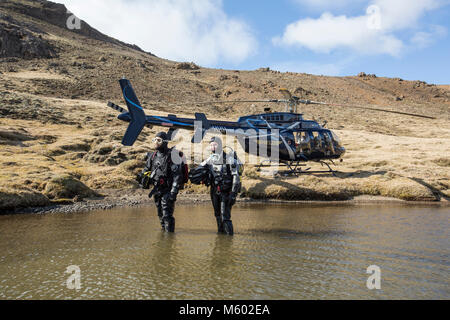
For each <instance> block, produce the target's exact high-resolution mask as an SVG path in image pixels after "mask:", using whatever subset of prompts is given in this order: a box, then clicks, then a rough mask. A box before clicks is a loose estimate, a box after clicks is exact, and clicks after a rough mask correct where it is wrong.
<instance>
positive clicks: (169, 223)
mask: <svg viewBox="0 0 450 320" xmlns="http://www.w3.org/2000/svg"><path fill="white" fill-rule="evenodd" d="M164 230H166V232H175V218H173V217H171V218H168V219H164Z"/></svg>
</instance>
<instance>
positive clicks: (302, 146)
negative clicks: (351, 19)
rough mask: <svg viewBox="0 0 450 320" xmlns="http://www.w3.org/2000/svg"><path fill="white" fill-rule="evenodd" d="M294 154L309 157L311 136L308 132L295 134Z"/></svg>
mask: <svg viewBox="0 0 450 320" xmlns="http://www.w3.org/2000/svg"><path fill="white" fill-rule="evenodd" d="M295 138H296V146H297V148H296V152H297V153H303V154H304V155H309V154H310V153H311V141H312V138H311V135H310V133H309V132H308V131H302V132H297V134H296V136H295Z"/></svg>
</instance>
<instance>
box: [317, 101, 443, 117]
mask: <svg viewBox="0 0 450 320" xmlns="http://www.w3.org/2000/svg"><path fill="white" fill-rule="evenodd" d="M319 104H322V105H328V106H338V107H346V108H354V109H364V110H372V111H381V112H388V113H395V114H401V115H405V116H411V117H418V118H425V119H433V120H435V119H436V118H435V117H430V116H425V115H422V114H417V113H409V112H401V111H393V110H387V109H381V108H372V107H363V106H356V105H349V104H339V103H326V102H322V103H319Z"/></svg>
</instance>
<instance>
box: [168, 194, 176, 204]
mask: <svg viewBox="0 0 450 320" xmlns="http://www.w3.org/2000/svg"><path fill="white" fill-rule="evenodd" d="M169 200H170V201H173V202H175V201H177V193H176V192H170V193H169Z"/></svg>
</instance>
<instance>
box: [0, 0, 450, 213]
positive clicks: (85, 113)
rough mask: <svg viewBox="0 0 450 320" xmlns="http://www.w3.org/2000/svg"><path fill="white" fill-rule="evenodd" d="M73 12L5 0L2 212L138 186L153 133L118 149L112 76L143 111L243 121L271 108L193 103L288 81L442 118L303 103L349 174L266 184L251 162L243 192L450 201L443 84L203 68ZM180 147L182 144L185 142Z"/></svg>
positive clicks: (324, 94)
mask: <svg viewBox="0 0 450 320" xmlns="http://www.w3.org/2000/svg"><path fill="white" fill-rule="evenodd" d="M68 17H70V14H68V12H67V10H66V8H65V7H64V6H63V5H60V4H55V3H52V2H49V1H31V0H14V1H2V2H0V80H1V81H0V164H1V166H0V180H1V185H0V208H8V207H16V206H31V205H42V204H48V203H49V202H50V201H55V200H57V199H67V198H69V199H72V198H74V197H77V199H80V198H83V197H88V196H93V195H95V193H96V192H97V193H98V192H100V193H101V192H102V190H105V189H132V188H136V187H137V186H136V183H135V182H134V173H135V172H136V171H137V170H139V168H140V166H141V165H142V155H143V153H144V152H145V151H146V150H147V148H148V146H149V143H148V142H149V139H148V137H149V136H150V135H151V134H152V131H151V130H147V131H144V133H143V134H142V135H141V137H140V139H139V141H138V143H137V144H136V145H135V146H134V147H132V148H125V147H123V146H121V145H120V140H121V136H122V134H123V132H124V129H125V127H124V125H123V123H121V122H120V121H118V120H117V119H116V116H117V114H116V113H115V112H113V110H110V109H108V108H107V107H106V102H107V101H108V100H111V101H114V102H116V103H118V104H123V102H122V97H121V92H120V89H119V85H118V82H117V80H118V79H120V78H121V77H122V76H126V77H127V78H128V79H130V80H131V81H132V83H133V85H134V87H135V90H136V92H137V94H138V96H139V98H140V100H141V103H142V104H143V105H144V107H145V108H146V109H147V110H148V111H147V112H148V113H152V112H153V113H158V114H167V113H168V112H170V113H177V114H184V115H192V114H193V113H194V112H198V111H201V112H204V113H206V114H207V116H208V117H209V118H218V119H222V118H223V119H231V118H237V117H239V116H241V115H244V114H247V113H258V112H262V111H263V110H264V108H265V107H268V105H264V104H258V105H233V104H214V103H212V104H210V105H200V104H196V102H198V101H215V100H236V99H269V98H270V99H273V98H280V95H279V92H278V90H279V88H281V87H285V88H288V89H290V90H291V91H292V92H294V93H295V95H297V96H299V97H302V98H307V99H310V100H317V101H325V102H336V103H348V104H359V105H369V104H375V105H380V106H383V107H385V108H388V109H391V110H397V111H404V112H414V113H421V114H427V115H431V116H436V117H437V118H438V119H437V120H426V119H420V118H411V117H406V116H401V115H391V114H385V113H380V112H370V111H360V110H355V109H349V108H342V107H318V106H311V105H310V106H304V107H302V110H301V111H302V112H303V113H304V114H305V118H307V119H316V120H320V121H325V120H327V121H328V127H330V128H331V129H333V130H334V131H335V132H336V133H337V134H338V135H339V136H340V137H341V138H342V139H343V143H344V145H345V146H346V148H347V150H348V153H347V155H346V156H345V158H344V162H343V163H342V164H340V165H339V166H338V168H337V169H338V170H340V171H342V175H341V176H340V177H339V178H333V177H329V176H326V175H325V176H324V175H322V176H312V175H305V176H302V177H300V178H297V179H280V180H262V179H263V178H261V177H259V176H258V175H255V174H254V172H253V171H252V170H251V168H250V170H248V171H247V172H248V174H247V175H246V177H245V184H244V185H245V190H244V191H245V192H244V194H245V195H247V196H251V197H257V198H261V197H274V198H283V199H333V198H335V199H348V198H352V197H354V196H357V195H361V194H370V195H384V196H393V197H396V198H401V199H407V200H445V199H447V197H448V196H450V192H449V190H448V186H449V183H450V182H449V179H450V172H449V171H450V170H449V167H450V163H449V161H448V154H450V152H449V151H450V125H449V123H450V121H449V120H450V112H449V111H450V91H449V90H448V87H445V86H436V85H434V84H428V83H425V82H423V81H406V80H402V79H398V78H397V79H390V78H384V77H377V76H376V75H367V74H364V73H360V74H359V75H355V76H348V77H326V76H315V75H310V74H304V73H291V72H284V73H281V72H278V71H272V70H270V69H268V68H261V69H258V70H253V71H242V70H241V71H239V70H217V69H208V68H203V67H201V66H197V65H195V64H194V63H185V62H174V61H169V60H165V59H162V58H159V57H156V56H154V55H152V54H151V53H148V52H144V51H143V50H141V49H139V48H138V47H137V46H135V45H129V44H126V43H123V42H121V41H119V40H116V39H113V38H110V37H108V36H107V35H104V34H102V33H100V32H98V31H97V30H95V29H93V28H91V27H90V26H89V25H88V24H87V23H85V22H84V21H82V22H81V29H80V30H69V29H68V28H67V26H66V22H67V19H68ZM80 18H82V17H80ZM270 107H272V109H273V110H274V109H277V108H279V109H280V110H282V109H283V108H284V107H283V106H278V107H277V106H273V105H270ZM154 130H157V128H155V129H154ZM153 132H154V131H153ZM183 136H186V137H187V135H183ZM181 138H183V137H181ZM181 138H180V139H181ZM178 143H180V144H181V147H183V146H186V143H187V142H186V141H182V139H181V140H179V141H178ZM312 166H315V165H314V164H312ZM319 167H320V165H319ZM203 191H204V190H197V189H196V188H187V190H186V192H203Z"/></svg>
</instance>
